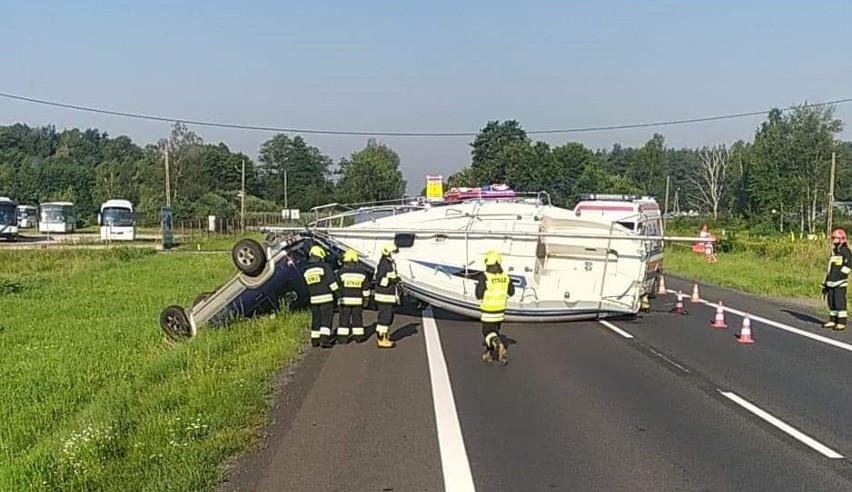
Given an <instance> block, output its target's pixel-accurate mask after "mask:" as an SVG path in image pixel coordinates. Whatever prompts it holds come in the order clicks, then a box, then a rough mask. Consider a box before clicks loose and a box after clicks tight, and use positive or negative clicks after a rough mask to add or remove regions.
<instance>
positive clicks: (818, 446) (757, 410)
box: [719, 390, 843, 459]
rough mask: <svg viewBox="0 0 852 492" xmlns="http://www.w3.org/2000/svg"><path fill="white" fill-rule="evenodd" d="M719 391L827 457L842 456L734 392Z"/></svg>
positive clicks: (837, 457)
mask: <svg viewBox="0 0 852 492" xmlns="http://www.w3.org/2000/svg"><path fill="white" fill-rule="evenodd" d="M719 393H722V394H723V395H725V396H726V397H728V398H729V399H731V400H733V401H734V402H735V403H737V404H739V405H740V406H742V407H744V408H745V409H746V410H748V411H750V412H751V413H753V414H755V415H757V416H758V417H760V418H762V419H763V420H765V421H767V422H769V423H770V424H772V425H774V426H775V427H778V428H779V429H781V430H782V431H784V432H786V433H787V434H789V435H791V436H793V437H794V438H796V439H798V440H799V441H801V442H802V443H804V444H806V445H807V446H810V447H811V448H813V449H814V450H816V451H817V452H819V453H821V454H823V455H824V456H826V457H827V458H835V459H839V458H843V455H842V454H840V453H838V452H837V451H835V450H833V449H831V448H829V447H827V446H825V445H824V444H821V443H820V442H819V441H817V440H815V439H813V438H811V437H809V436H807V435H805V434H803V433H802V432H800V431H799V430H798V429H796V428H794V427H792V426H790V425H788V424H785V423H784V422H782V421H781V420H779V419H777V418H775V417H773V416H772V415H770V414H768V413H766V412H765V411H763V410H761V409H760V408H758V407H756V406H754V405H753V404H751V403H749V402H748V401H746V400H744V399H743V398H742V397H740V396H738V395H736V394H734V393H731V392H730V391H722V390H719Z"/></svg>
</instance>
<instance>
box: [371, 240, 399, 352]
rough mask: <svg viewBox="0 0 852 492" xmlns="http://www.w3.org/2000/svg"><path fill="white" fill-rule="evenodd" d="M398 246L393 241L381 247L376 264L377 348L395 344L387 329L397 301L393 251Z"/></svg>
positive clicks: (374, 295) (396, 249)
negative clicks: (380, 256) (379, 256)
mask: <svg viewBox="0 0 852 492" xmlns="http://www.w3.org/2000/svg"><path fill="white" fill-rule="evenodd" d="M397 252H399V248H397V247H396V244H394V243H388V244H386V245H385V246H384V247H382V259H381V260H379V264H378V265H377V266H376V279H375V283H374V286H375V288H374V291H373V299H374V300H375V301H376V308H377V310H378V313H377V319H376V340H377V342H376V343H377V345H378V347H379V348H393V347H394V346H396V344H395V343H394V342H393V341H392V340H391V339H390V334H389V333H388V330H389V329H390V325H392V324H393V319H394V309H395V308H396V305H397V304H398V303H399V293H398V292H397V288H398V285H399V275H397V273H396V262H395V261H394V259H393V255H394V253H397Z"/></svg>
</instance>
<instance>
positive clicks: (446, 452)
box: [423, 307, 476, 492]
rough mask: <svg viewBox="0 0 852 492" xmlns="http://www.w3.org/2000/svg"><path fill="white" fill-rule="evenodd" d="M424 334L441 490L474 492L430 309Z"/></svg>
mask: <svg viewBox="0 0 852 492" xmlns="http://www.w3.org/2000/svg"><path fill="white" fill-rule="evenodd" d="M423 333H424V335H425V338H426V354H427V359H428V361H429V375H430V378H431V382H432V401H433V402H434V406H435V423H436V428H437V429H436V430H437V431H438V447H439V448H440V451H441V468H442V470H443V472H444V490H446V491H459V492H462V491H465V492H466V491H474V490H476V489H475V488H474V486H473V476H472V475H471V473H470V463H468V460H467V452H466V451H465V447H464V438H463V437H462V433H461V426H460V425H459V418H458V414H457V413H456V402H455V399H453V388H452V386H451V385H450V375H449V372H448V371H447V363H446V361H445V360H444V351H443V349H442V348H441V337H440V336H439V335H438V325H437V324H436V323H435V317H434V313H433V312H432V308H431V307H428V308H426V309H424V310H423Z"/></svg>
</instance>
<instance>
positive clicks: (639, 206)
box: [574, 193, 664, 299]
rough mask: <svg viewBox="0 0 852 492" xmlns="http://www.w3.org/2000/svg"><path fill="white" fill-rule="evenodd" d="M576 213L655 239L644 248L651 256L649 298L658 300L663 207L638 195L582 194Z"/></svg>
mask: <svg viewBox="0 0 852 492" xmlns="http://www.w3.org/2000/svg"><path fill="white" fill-rule="evenodd" d="M574 213H575V214H576V215H577V216H578V217H580V216H582V217H583V218H585V219H587V220H589V219H596V218H599V219H600V220H601V221H603V222H606V223H609V224H612V225H613V227H623V228H625V229H627V230H629V231H631V232H633V233H634V234H636V235H638V236H654V237H659V238H660V239H649V240H647V241H646V242H645V248H646V250H647V251H648V252H649V254H648V264H647V270H646V274H645V292H646V293H647V294H648V297H649V298H652V299H653V298H654V297H656V294H657V289H658V287H659V281H660V275H661V274H662V272H663V249H664V244H663V240H662V236H663V232H664V231H663V215H662V213H661V212H660V205H659V204H658V203H657V200H656V199H655V198H654V197H650V196H639V195H619V194H602V193H583V194H581V195H580V201H579V202H578V203H577V205H575V206H574Z"/></svg>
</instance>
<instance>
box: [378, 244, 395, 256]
mask: <svg viewBox="0 0 852 492" xmlns="http://www.w3.org/2000/svg"><path fill="white" fill-rule="evenodd" d="M391 253H399V248H397V247H396V244H394V243H388V244H385V245H384V246H382V256H390V254H391Z"/></svg>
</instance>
